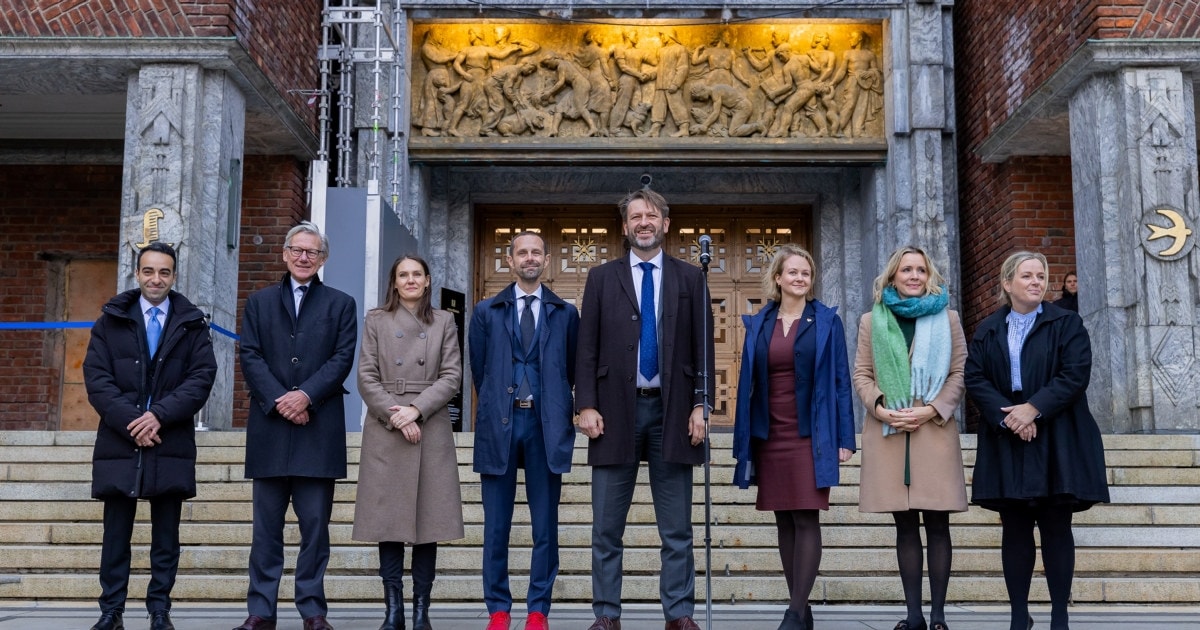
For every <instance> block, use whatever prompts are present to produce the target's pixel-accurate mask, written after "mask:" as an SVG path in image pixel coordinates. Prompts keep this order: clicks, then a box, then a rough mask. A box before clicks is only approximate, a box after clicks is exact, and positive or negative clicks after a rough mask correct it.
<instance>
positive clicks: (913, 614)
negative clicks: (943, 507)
mask: <svg viewBox="0 0 1200 630" xmlns="http://www.w3.org/2000/svg"><path fill="white" fill-rule="evenodd" d="M922 516H924V520H925V540H926V543H927V544H926V547H925V549H924V552H925V553H924V554H923V553H922V549H921V520H922ZM892 517H893V518H895V519H896V563H897V564H898V565H899V566H900V583H901V584H902V585H903V586H904V604H905V606H906V607H907V608H908V625H909V626H912V627H913V628H916V627H918V626H920V625H921V621H922V620H923V619H924V616H922V614H921V602H922V599H921V578H922V568H923V567H924V564H925V562H926V561H928V563H929V621H930V623H937V622H939V621H941V622H945V621H946V588H947V586H948V585H949V584H950V563H951V557H952V555H953V550H952V549H951V545H950V513H949V512H934V511H930V510H908V511H906V512H893V513H892ZM922 556H924V557H922Z"/></svg>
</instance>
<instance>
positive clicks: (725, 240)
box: [475, 205, 812, 427]
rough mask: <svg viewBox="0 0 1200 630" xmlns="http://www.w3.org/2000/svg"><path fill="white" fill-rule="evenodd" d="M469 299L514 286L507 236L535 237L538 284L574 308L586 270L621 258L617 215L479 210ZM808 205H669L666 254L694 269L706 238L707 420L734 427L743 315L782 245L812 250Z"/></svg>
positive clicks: (577, 209) (570, 208) (606, 211)
mask: <svg viewBox="0 0 1200 630" xmlns="http://www.w3.org/2000/svg"><path fill="white" fill-rule="evenodd" d="M475 214H476V217H478V223H477V224H478V226H479V229H478V230H477V232H476V238H477V239H478V247H477V250H476V251H478V252H479V257H478V261H479V262H478V264H477V267H476V282H475V287H476V295H475V299H476V300H477V301H478V300H481V299H483V298H485V297H487V296H489V295H495V294H496V293H497V292H499V291H500V290H501V289H503V288H504V287H506V286H508V284H509V283H510V282H512V281H513V274H512V271H511V270H510V269H509V268H508V263H507V261H506V260H505V257H506V255H507V254H508V243H509V241H510V240H511V239H512V235H513V234H516V233H517V232H520V231H522V230H530V231H534V232H538V233H539V234H541V235H542V236H543V238H545V240H546V250H547V253H548V255H549V261H548V263H547V265H546V273H545V275H543V276H542V281H543V282H545V283H546V285H547V286H549V287H550V288H551V289H552V290H553V291H554V292H555V293H557V294H558V295H559V296H560V297H562V298H563V299H564V300H566V301H568V302H573V303H574V304H575V305H577V306H578V305H579V304H580V302H581V298H582V297H583V288H584V285H585V284H586V282H587V272H588V271H589V270H590V269H592V268H594V267H596V266H597V265H602V264H604V263H606V262H609V261H610V260H614V259H616V258H620V257H621V256H623V255H624V254H625V251H626V248H625V238H624V236H622V235H621V224H620V217H619V216H618V215H617V212H616V209H615V208H614V207H613V206H607V205H605V206H574V205H564V206H512V205H479V206H476V208H475ZM811 225H812V210H811V208H810V207H808V206H672V208H671V227H670V230H669V231H668V232H667V239H666V243H665V244H664V248H665V250H666V251H667V253H669V254H671V255H672V256H676V257H678V258H681V259H683V260H687V261H688V262H690V263H692V264H694V265H697V266H698V265H699V264H700V245H699V240H700V236H701V235H703V234H708V235H709V236H710V237H712V242H713V243H712V244H713V258H712V262H711V263H710V265H709V277H708V279H709V293H710V303H711V304H712V310H713V328H714V331H713V332H714V336H713V339H714V347H715V355H714V359H715V362H716V372H715V380H716V391H715V392H714V395H713V412H712V415H711V421H712V423H713V424H714V425H715V426H718V427H720V426H724V427H729V426H732V425H733V413H734V408H733V407H734V401H735V400H736V399H737V379H738V367H739V361H740V359H741V349H742V339H743V337H744V336H745V332H744V327H743V326H742V318H741V316H742V315H747V314H752V313H755V312H757V311H758V309H760V308H762V305H763V304H764V303H765V302H766V299H765V298H764V297H763V295H762V284H761V278H762V273H763V270H764V269H765V268H766V267H767V265H769V264H770V260H771V258H770V257H771V256H772V255H773V254H774V253H775V251H776V249H777V248H778V246H779V245H780V244H781V243H799V244H800V245H802V246H804V247H809V248H811V247H812V231H811V227H810V226H811Z"/></svg>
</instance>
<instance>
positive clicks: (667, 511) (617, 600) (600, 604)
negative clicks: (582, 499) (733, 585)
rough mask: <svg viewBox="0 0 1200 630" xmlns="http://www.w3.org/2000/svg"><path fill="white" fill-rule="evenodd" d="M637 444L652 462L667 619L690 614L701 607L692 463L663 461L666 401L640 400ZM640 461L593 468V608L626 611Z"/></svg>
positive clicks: (615, 614) (601, 612)
mask: <svg viewBox="0 0 1200 630" xmlns="http://www.w3.org/2000/svg"><path fill="white" fill-rule="evenodd" d="M636 431H637V436H636V438H635V450H636V451H637V453H638V454H639V457H641V458H644V459H646V460H647V461H648V462H649V467H650V493H651V496H652V497H653V498H654V519H655V522H656V523H657V524H658V535H659V537H660V538H661V539H662V548H661V550H660V551H659V557H660V559H661V561H662V570H661V572H660V573H659V578H658V580H659V584H658V592H659V595H660V597H661V598H662V607H663V616H664V617H665V618H666V619H667V620H675V619H679V618H681V617H690V616H692V614H693V613H694V612H695V608H696V567H695V558H694V557H693V555H692V466H690V465H688V464H672V463H668V462H665V461H663V457H662V453H663V450H662V438H663V401H662V399H661V398H642V397H639V398H638V400H637V421H636ZM638 467H639V464H637V463H633V464H618V465H612V466H596V467H595V468H593V469H592V612H593V613H595V615H596V617H611V618H614V619H616V618H619V617H620V616H621V576H622V573H623V557H624V551H625V543H624V540H623V537H624V535H625V524H626V522H627V520H628V517H629V506H630V503H632V501H633V491H634V488H635V487H636V486H637V474H638Z"/></svg>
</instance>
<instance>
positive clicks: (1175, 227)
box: [1146, 208, 1192, 256]
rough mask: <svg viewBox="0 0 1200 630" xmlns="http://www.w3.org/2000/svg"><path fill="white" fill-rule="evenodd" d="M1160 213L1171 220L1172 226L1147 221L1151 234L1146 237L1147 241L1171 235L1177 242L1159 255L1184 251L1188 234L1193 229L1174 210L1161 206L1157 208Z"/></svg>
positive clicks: (1170, 254) (1169, 254) (1172, 254)
mask: <svg viewBox="0 0 1200 630" xmlns="http://www.w3.org/2000/svg"><path fill="white" fill-rule="evenodd" d="M1155 212H1157V213H1158V214H1161V215H1162V216H1164V217H1166V218H1167V220H1168V221H1170V222H1171V226H1170V227H1162V226H1161V225H1154V224H1152V223H1147V224H1146V227H1148V228H1150V236H1147V237H1146V240H1147V241H1153V240H1157V239H1160V238H1166V237H1170V238H1173V239H1175V242H1174V243H1173V244H1172V245H1171V246H1170V247H1168V248H1166V249H1164V250H1162V251H1161V252H1159V253H1158V255H1159V256H1174V255H1175V254H1178V253H1179V252H1181V251H1183V246H1184V245H1185V244H1187V238H1188V236H1191V234H1192V230H1191V228H1189V227H1187V225H1186V224H1185V223H1184V220H1183V217H1182V216H1180V214H1179V213H1178V212H1176V211H1174V210H1170V209H1167V208H1159V209H1157V210H1155Z"/></svg>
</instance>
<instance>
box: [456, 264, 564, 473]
mask: <svg viewBox="0 0 1200 630" xmlns="http://www.w3.org/2000/svg"><path fill="white" fill-rule="evenodd" d="M514 286H515V285H513V284H510V285H508V286H507V287H505V288H504V290H502V291H500V293H497V294H496V295H494V296H492V297H490V298H488V299H486V300H483V301H482V302H480V303H479V304H476V305H475V311H474V313H472V315H471V326H470V329H469V336H468V337H469V343H468V346H469V351H470V355H471V377H472V379H473V380H474V382H475V391H476V392H477V394H478V398H477V399H476V407H475V455H474V457H475V472H477V473H480V474H484V475H501V474H504V472H505V471H506V470H508V458H509V446H510V445H511V444H512V423H511V422H510V418H511V416H512V412H513V401H514V399H515V397H516V391H517V385H518V384H517V383H516V382H515V381H516V378H515V376H514V374H513V373H514V371H515V370H514V369H513V347H512V344H513V342H512V340H513V339H514V338H515V333H514V329H515V328H516V324H515V322H516V319H517V315H516V313H517V304H516V301H515V300H516V298H515V296H516V292H515V291H514V289H513V287H514ZM578 336H579V311H578V310H576V308H575V306H574V305H572V304H567V303H566V302H564V301H563V300H562V298H560V297H558V296H557V295H555V294H554V292H553V291H551V290H550V289H549V287H546V286H544V285H543V286H542V314H541V318H540V319H539V321H538V336H537V347H538V362H539V363H540V365H541V374H542V384H541V392H540V393H539V394H538V395H537V396H536V399H535V400H534V405H533V410H534V413H536V414H537V417H538V422H540V423H541V425H542V436H543V437H544V442H545V446H546V463H547V464H548V465H549V467H550V472H553V473H558V474H563V473H568V472H570V471H571V452H572V451H574V450H575V426H574V425H573V424H572V423H571V420H572V418H573V417H574V404H573V398H572V396H571V388H572V387H574V385H575V346H576V342H577V339H578Z"/></svg>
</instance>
